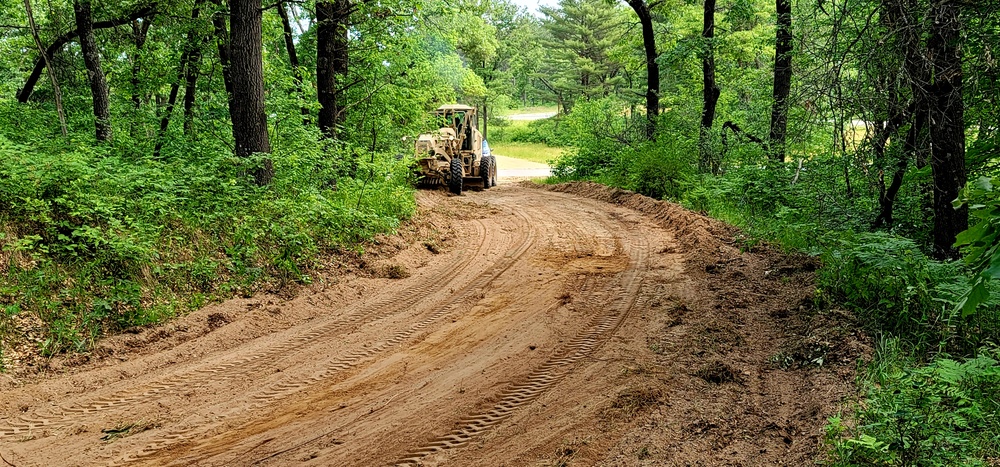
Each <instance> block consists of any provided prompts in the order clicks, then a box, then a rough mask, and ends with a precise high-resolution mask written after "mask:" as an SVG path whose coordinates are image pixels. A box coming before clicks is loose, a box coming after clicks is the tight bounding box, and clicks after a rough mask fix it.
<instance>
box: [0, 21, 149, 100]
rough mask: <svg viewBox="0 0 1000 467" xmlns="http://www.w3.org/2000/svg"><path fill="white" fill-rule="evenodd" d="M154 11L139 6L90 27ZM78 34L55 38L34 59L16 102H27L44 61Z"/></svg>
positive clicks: (95, 27)
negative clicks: (125, 14)
mask: <svg viewBox="0 0 1000 467" xmlns="http://www.w3.org/2000/svg"><path fill="white" fill-rule="evenodd" d="M154 11H156V10H155V7H154V6H147V7H144V8H140V9H139V10H136V11H134V12H132V13H129V14H128V15H127V16H125V17H122V18H115V19H110V20H107V21H98V22H96V23H93V24H92V25H91V26H92V27H91V29H107V28H113V27H115V26H120V25H123V24H128V23H129V22H130V21H134V20H136V19H138V18H142V17H144V16H146V15H151V14H153V12H154ZM78 35H79V30H78V29H74V30H72V31H70V32H67V33H65V34H63V35H61V36H59V37H57V38H55V40H53V41H52V43H51V44H49V46H48V47H46V48H45V53H44V54H42V56H40V57H38V58H37V59H35V66H34V67H33V68H32V69H31V74H29V75H28V78H27V79H25V80H24V86H22V87H21V89H20V90H18V91H17V100H18V102H20V103H22V104H23V103H25V102H28V98H30V97H31V93H32V92H34V91H35V85H36V84H38V79H39V78H40V77H41V76H42V71H44V70H45V67H46V62H47V61H48V60H49V59H51V58H52V57H53V56H55V54H56V52H58V51H60V50H62V48H63V46H64V45H66V44H67V43H68V42H69V41H71V40H73V39H74V38H76V36H78Z"/></svg>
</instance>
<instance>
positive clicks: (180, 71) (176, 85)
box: [153, 50, 190, 159]
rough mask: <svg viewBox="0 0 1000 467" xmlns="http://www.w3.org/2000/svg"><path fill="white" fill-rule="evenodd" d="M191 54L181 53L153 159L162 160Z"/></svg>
mask: <svg viewBox="0 0 1000 467" xmlns="http://www.w3.org/2000/svg"><path fill="white" fill-rule="evenodd" d="M189 55H190V54H189V53H188V51H187V50H185V51H184V52H182V53H181V64H180V66H179V67H178V68H177V80H175V81H174V82H173V83H172V84H171V85H170V97H168V98H167V108H166V109H164V111H163V116H162V117H160V129H159V131H157V132H156V146H155V147H154V148H153V159H159V158H160V150H161V149H163V142H164V140H165V139H166V137H167V128H169V127H170V117H171V115H172V114H173V113H174V105H175V104H176V103H177V93H178V91H179V90H180V87H181V81H182V80H183V79H184V69H185V68H186V66H187V62H188V57H189Z"/></svg>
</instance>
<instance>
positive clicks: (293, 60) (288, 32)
mask: <svg viewBox="0 0 1000 467" xmlns="http://www.w3.org/2000/svg"><path fill="white" fill-rule="evenodd" d="M278 16H280V17H281V28H282V29H283V30H284V31H285V50H287V51H288V64H289V65H291V67H292V77H293V78H294V79H295V92H296V93H297V94H298V95H299V96H301V97H302V98H303V100H305V96H304V95H303V92H302V69H300V68H299V56H298V54H297V53H295V41H294V40H292V23H291V21H289V20H288V12H287V11H285V4H284V2H279V3H278ZM301 111H302V124H303V125H306V126H308V125H309V107H306V106H304V105H303V106H302V109H301Z"/></svg>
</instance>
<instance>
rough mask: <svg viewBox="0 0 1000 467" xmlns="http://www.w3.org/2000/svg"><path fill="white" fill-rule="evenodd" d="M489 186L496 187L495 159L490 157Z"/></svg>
mask: <svg viewBox="0 0 1000 467" xmlns="http://www.w3.org/2000/svg"><path fill="white" fill-rule="evenodd" d="M490 162H491V164H490V186H497V158H496V157H493V156H490Z"/></svg>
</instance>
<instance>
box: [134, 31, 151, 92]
mask: <svg viewBox="0 0 1000 467" xmlns="http://www.w3.org/2000/svg"><path fill="white" fill-rule="evenodd" d="M151 19H152V18H143V20H142V23H141V24H140V22H139V20H133V21H132V43H133V45H135V52H136V53H135V55H134V56H133V57H132V79H131V83H130V84H131V85H132V105H133V106H134V107H135V108H136V110H138V109H139V106H141V105H142V95H141V94H140V93H139V84H140V82H141V80H140V78H139V74H140V73H141V71H142V62H141V60H140V52H141V51H142V48H143V47H144V46H145V45H146V37H148V36H149V25H150V24H151V23H152V21H151Z"/></svg>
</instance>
